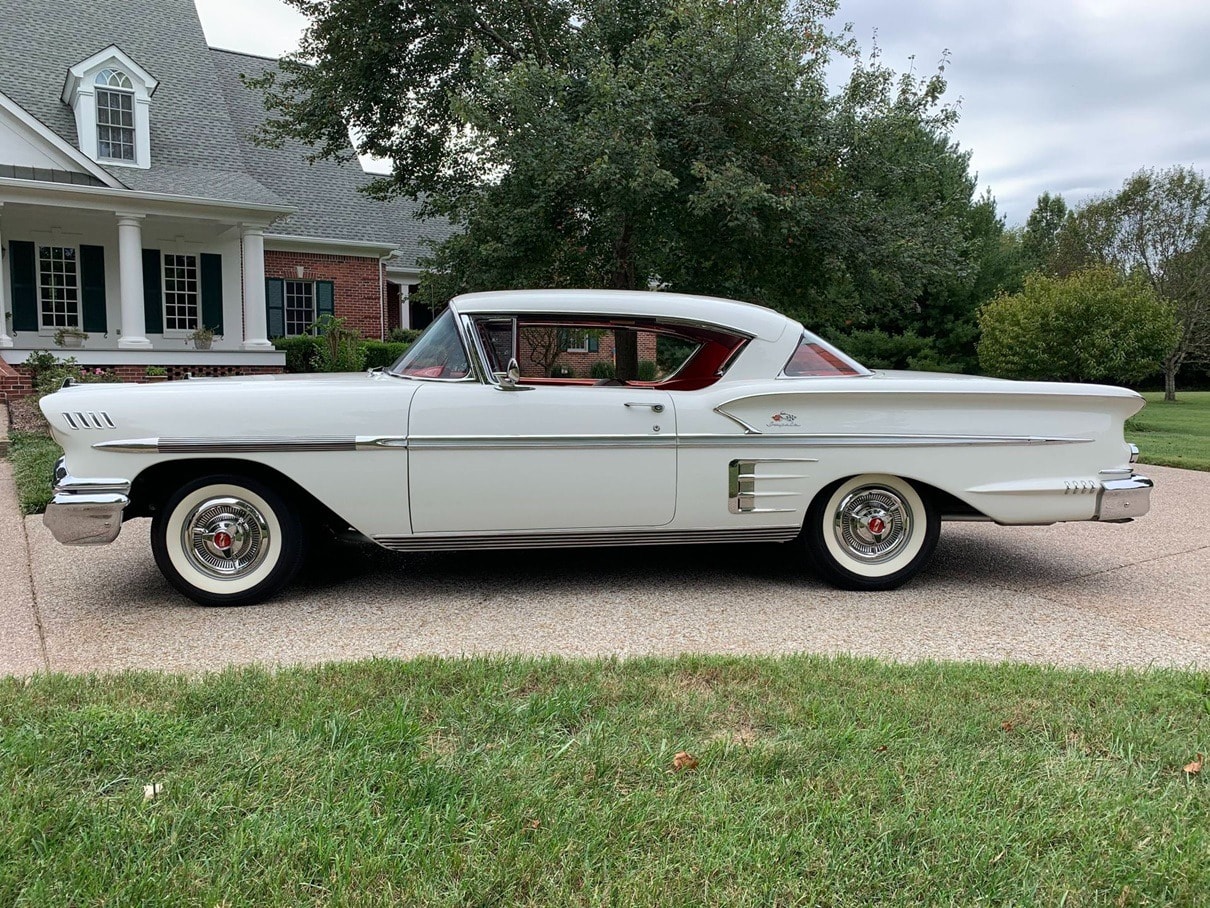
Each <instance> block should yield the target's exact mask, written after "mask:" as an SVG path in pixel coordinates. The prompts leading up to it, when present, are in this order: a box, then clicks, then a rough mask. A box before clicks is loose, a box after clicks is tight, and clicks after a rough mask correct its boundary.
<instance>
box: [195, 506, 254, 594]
mask: <svg viewBox="0 0 1210 908" xmlns="http://www.w3.org/2000/svg"><path fill="white" fill-rule="evenodd" d="M181 545H182V548H183V549H184V551H185V554H186V556H187V557H188V558H189V562H190V563H191V564H192V565H193V566H194V567H195V568H197V569H198V570H199V571H201V572H202V573H203V574H208V575H210V576H211V577H218V578H221V579H223V580H232V579H235V578H237V577H243V576H244V575H246V574H250V573H251V572H252V571H254V570H256V569H257V568H258V567H260V566H261V565H262V564H263V563H264V561H265V558H267V557H268V555H269V524H268V521H266V520H265V517H264V515H263V514H261V512H260V511H258V510H257V509H256V508H255V507H253V506H252V505H251V504H249V503H248V502H246V501H243V500H242V499H239V498H210V499H207V500H206V501H203V502H202V503H201V504H199V505H198V506H197V507H195V508H194V509H193V510H192V511H190V512H189V516H188V517H186V518H185V523H184V525H183V526H182V528H181Z"/></svg>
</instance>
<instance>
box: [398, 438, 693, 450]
mask: <svg viewBox="0 0 1210 908" xmlns="http://www.w3.org/2000/svg"><path fill="white" fill-rule="evenodd" d="M676 446H677V440H676V438H675V437H672V436H668V437H660V436H657V435H466V436H451V435H440V436H439V435H413V436H412V437H411V438H409V439H408V447H410V448H416V449H423V450H426V451H449V450H477V451H498V450H512V449H514V448H543V449H545V450H562V449H576V450H583V449H587V448H675V447H676Z"/></svg>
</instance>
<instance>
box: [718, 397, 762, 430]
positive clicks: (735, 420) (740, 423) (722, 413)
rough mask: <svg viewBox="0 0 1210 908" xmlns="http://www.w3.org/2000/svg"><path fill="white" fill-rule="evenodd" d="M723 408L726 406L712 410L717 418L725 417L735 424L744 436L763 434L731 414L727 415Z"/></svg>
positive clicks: (722, 405)
mask: <svg viewBox="0 0 1210 908" xmlns="http://www.w3.org/2000/svg"><path fill="white" fill-rule="evenodd" d="M724 406H726V404H720V405H719V406H717V407H715V408H714V412H715V413H717V414H718V415H719V416H725V417H727V419H729V420H731V421H732V422H733V423H735V424H736V425H737V426H739V427H740V428H741V429H743V430H744V432H745V434H748V435H761V434H763V433H762V432H761V430H760V429H758V428H756V427H755V426H753V425H750V424H748V423H746V422H744V421H743V420H742V419H740V418H739V417H738V416H733V415H732V414H730V413H728V412H727V411H726V410H724V409H723V407H724Z"/></svg>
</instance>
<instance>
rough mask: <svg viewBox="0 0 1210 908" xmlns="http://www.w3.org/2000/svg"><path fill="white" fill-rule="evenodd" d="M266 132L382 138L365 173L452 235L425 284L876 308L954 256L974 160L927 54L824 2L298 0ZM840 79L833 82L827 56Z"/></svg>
mask: <svg viewBox="0 0 1210 908" xmlns="http://www.w3.org/2000/svg"><path fill="white" fill-rule="evenodd" d="M289 2H291V3H292V4H293V5H294V6H296V7H297V8H299V9H300V10H301V11H302V12H304V13H305V14H306V15H307V17H308V19H309V26H308V29H307V31H306V33H305V36H304V38H303V41H302V44H301V48H300V51H299V53H298V54H297V55H295V56H294V57H292V58H289V59H287V60H286V61H284V62H283V64H282V69H281V73H280V75H275V74H269V75H268V76H266V77H265V78H264V79H261V80H259V81H258V82H256V83H254V84H256V85H259V86H260V87H262V88H264V89H265V91H266V103H267V104H268V106H269V108H270V110H271V112H272V117H271V119H270V123H269V126H268V129H267V132H266V136H265V139H266V140H267V141H273V140H274V139H275V138H280V137H283V136H292V137H297V138H302V139H304V140H307V141H312V142H315V143H316V145H315V147H316V154H317V155H341V154H347V152H348V148H347V136H348V129H349V127H350V126H351V127H352V131H353V135H355V136H356V137H357V150H358V151H359V152H362V153H368V154H373V155H376V156H379V157H384V158H389V159H390V160H391V161H392V162H393V165H394V166H393V171H392V173H391V175H390V176H389V177H386V178H384V179H381V180H378V181H377V182H376V183H375V184H374V185H373V187H372V191H374V192H376V193H378V194H380V195H392V194H397V193H398V194H404V195H407V196H412V197H418V198H422V199H423V200H424V203H425V205H424V211H425V213H426V214H430V215H432V214H437V215H442V216H445V217H448V218H450V220H451V221H452V222H454V223H455V224H457V225H458V226H460V227H461V228H462V230H461V232H460V233H459V234H457V235H455V236H454V237H453V238H451V239H450V240H449V241H448V242H446V243H445V244H444V245H443V246H442V247H441V248H439V249H438V250H436V252H435V254H434V255H433V258H432V260H431V262H430V266H431V272H432V273H431V274H430V276H429V277H428V278H427V279H426V282H425V283H426V289H427V292H428V293H430V294H432V295H437V296H442V297H448V295H450V294H452V293H454V292H459V291H465V290H473V289H484V288H504V287H524V286H600V287H614V288H622V289H632V288H638V289H645V288H647V287H648V286H651V285H653V284H657V285H660V286H664V287H668V288H670V289H676V290H684V291H690V292H694V291H696V292H708V293H714V294H724V295H729V296H735V297H739V298H742V299H748V300H753V301H757V302H763V303H766V304H768V305H773V306H775V307H778V308H780V309H782V310H783V311H786V312H788V313H791V314H793V315H795V316H798V317H800V318H803V319H805V320H808V321H811V322H813V323H817V324H819V323H828V324H832V325H840V324H843V322H844V321H845V320H846V319H848V320H850V321H853V322H862V321H871V320H876V319H877V318H878V317H880V316H882V315H884V314H886V313H888V312H895V311H897V310H900V309H903V308H905V307H911V306H914V305H915V304H916V301H917V300H918V299H919V298H920V296H921V294H922V292H923V290H924V288H926V287H927V286H929V285H930V284H931V283H938V282H940V281H942V280H943V278H944V277H945V276H946V275H947V274H949V273H951V272H952V271H954V270H955V269H957V268H959V267H960V265H961V256H962V250H963V230H964V222H963V218H964V216H965V214H966V212H967V211H968V209H969V207H970V205H971V196H972V193H973V180H972V179H971V177H970V174H969V170H968V156H967V155H966V154H964V153H962V152H960V151H959V150H958V149H957V148H956V147H955V146H954V145H953V143H952V141H951V140H950V139H949V131H950V129H951V127H952V125H953V123H954V120H955V112H954V110H953V109H952V108H951V107H947V106H945V105H944V104H943V103H942V100H941V99H942V95H943V93H944V90H945V81H944V78H943V74H942V73H941V72H940V71H939V72H937V73H935V74H933V75H931V76H928V77H926V78H918V77H915V76H912V75H896V74H895V73H893V72H891V71H890V70H889V69H887V68H886V67H885V66H883V65H882V64H881V62H880V60H879V57H878V55H877V52H875V53H874V54H872V55H871V56H869V57H868V58H866V59H861V58H859V57H858V56H857V53H856V50H855V48H854V46H853V44H852V43H851V42H850V41H849V40H848V39H847V37H846V36H844V35H841V36H839V37H837V36H832V35H830V34H829V33H828V32H827V28H826V25H825V23H826V21H827V20H828V18H829V17H830V16H831V15H832V13H833V12H834V11H835V8H836V4H835V2H834V0H748V2H742V3H724V2H719V0H495V2H492V3H487V2H483V0H426V2H423V3H421V2H419V0H393V2H389V3H388V2H383V0H289ZM838 54H839V55H842V56H845V57H847V58H848V59H849V60H850V62H851V64H852V72H851V75H850V77H849V79H848V81H847V83H846V84H845V86H844V88H843V89H842V90H841V91H839V92H838V93H832V92H831V91H830V89H829V87H828V84H827V79H826V68H827V66H828V63H829V60H831V59H832V58H833V57H834V56H836V55H838Z"/></svg>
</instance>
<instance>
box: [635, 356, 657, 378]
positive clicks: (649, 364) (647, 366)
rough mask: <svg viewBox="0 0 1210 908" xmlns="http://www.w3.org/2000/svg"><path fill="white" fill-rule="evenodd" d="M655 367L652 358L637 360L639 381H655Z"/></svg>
mask: <svg viewBox="0 0 1210 908" xmlns="http://www.w3.org/2000/svg"><path fill="white" fill-rule="evenodd" d="M656 374H657V369H656V365H655V361H654V360H650V359H641V360H639V374H638V380H639V381H655V376H656Z"/></svg>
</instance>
